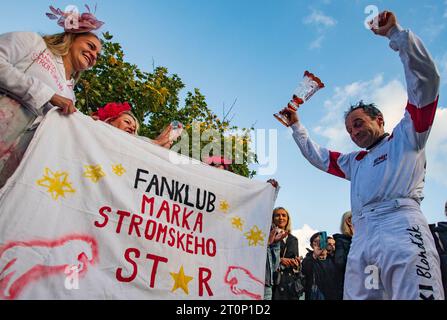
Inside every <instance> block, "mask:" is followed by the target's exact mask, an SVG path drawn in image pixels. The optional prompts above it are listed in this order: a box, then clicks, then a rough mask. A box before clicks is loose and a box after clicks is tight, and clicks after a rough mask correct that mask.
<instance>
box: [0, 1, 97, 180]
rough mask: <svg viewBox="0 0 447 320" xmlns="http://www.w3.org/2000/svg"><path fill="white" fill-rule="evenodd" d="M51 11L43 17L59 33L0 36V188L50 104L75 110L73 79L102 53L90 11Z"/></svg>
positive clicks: (17, 33)
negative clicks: (45, 17) (59, 27)
mask: <svg viewBox="0 0 447 320" xmlns="http://www.w3.org/2000/svg"><path fill="white" fill-rule="evenodd" d="M50 9H51V12H52V13H48V14H47V16H48V17H49V18H50V19H53V20H55V19H58V25H59V26H61V27H63V28H64V32H63V33H59V34H55V35H49V36H44V37H42V36H40V35H39V34H37V33H34V32H11V33H6V34H1V35H0V93H3V95H0V113H1V114H2V117H1V119H0V146H1V147H0V187H2V186H3V185H4V183H5V182H6V180H7V179H8V178H9V176H11V175H12V173H13V172H14V171H15V169H16V168H17V166H18V165H19V163H20V161H21V159H22V157H23V155H24V153H25V151H26V149H27V147H28V145H29V143H30V141H31V139H32V137H33V136H34V132H35V129H36V128H37V126H38V124H39V123H40V121H38V120H41V117H42V116H44V115H45V114H46V112H47V111H48V110H49V109H50V108H51V107H53V106H55V107H58V108H60V109H61V112H62V113H63V114H65V115H69V114H72V113H74V112H75V111H76V108H75V100H76V99H75V94H74V91H73V89H74V86H75V83H76V81H77V80H78V79H79V77H80V75H81V73H82V72H83V71H85V70H87V69H89V68H91V67H93V66H94V65H95V64H96V59H97V57H98V54H99V53H100V51H101V42H100V40H99V38H98V37H97V36H96V35H95V34H93V33H92V32H91V31H93V30H97V29H98V28H99V27H101V26H102V25H103V22H101V21H98V20H97V19H96V18H95V17H94V16H93V14H91V13H90V12H89V13H84V14H82V15H79V14H78V13H76V12H75V11H71V12H63V11H61V10H60V9H55V8H53V7H50ZM89 11H90V10H89ZM68 22H70V23H68ZM11 98H13V99H14V100H16V101H17V102H18V103H17V102H14V100H11Z"/></svg>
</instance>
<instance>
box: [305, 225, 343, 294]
mask: <svg viewBox="0 0 447 320" xmlns="http://www.w3.org/2000/svg"><path fill="white" fill-rule="evenodd" d="M310 246H311V248H312V249H313V250H309V252H308V253H307V255H306V257H305V258H304V260H303V266H302V273H303V275H304V277H305V289H304V291H305V299H306V300H342V298H343V295H342V292H343V291H342V278H341V273H340V272H339V270H338V268H337V267H336V265H335V262H334V259H333V257H331V256H329V255H328V252H327V249H326V247H327V236H326V232H317V233H315V234H314V235H312V237H311V238H310Z"/></svg>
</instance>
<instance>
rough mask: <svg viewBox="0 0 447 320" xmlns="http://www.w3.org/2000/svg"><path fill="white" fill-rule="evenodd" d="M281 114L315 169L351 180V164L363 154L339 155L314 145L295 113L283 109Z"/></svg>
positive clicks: (302, 151)
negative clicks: (287, 121)
mask: <svg viewBox="0 0 447 320" xmlns="http://www.w3.org/2000/svg"><path fill="white" fill-rule="evenodd" d="M280 113H281V114H283V115H285V116H286V117H287V119H288V120H289V123H288V125H289V127H291V128H292V130H293V138H294V139H295V142H296V144H297V145H298V147H299V148H300V150H301V153H302V154H303V156H304V157H305V158H306V159H307V160H308V161H309V162H310V163H311V164H312V165H313V166H315V167H316V168H318V169H320V170H322V171H324V172H327V173H330V174H332V175H334V176H337V177H340V178H344V179H347V180H350V179H351V169H350V168H351V162H352V161H355V159H356V157H357V160H360V158H359V157H361V156H362V154H363V152H360V153H350V154H341V153H339V152H335V151H331V150H329V149H326V148H324V147H321V146H319V145H318V144H316V143H315V142H314V141H313V140H312V139H311V138H310V137H309V134H308V132H307V130H306V128H305V127H304V126H303V125H302V124H301V122H300V121H299V118H298V114H297V112H296V111H293V110H291V109H290V108H284V109H283V110H282V111H281V112H280Z"/></svg>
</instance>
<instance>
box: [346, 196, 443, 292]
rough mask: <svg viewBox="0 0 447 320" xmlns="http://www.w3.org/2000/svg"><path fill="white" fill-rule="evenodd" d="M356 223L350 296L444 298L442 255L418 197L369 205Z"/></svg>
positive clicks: (350, 260) (348, 284) (348, 281)
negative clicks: (440, 259) (416, 199)
mask: <svg viewBox="0 0 447 320" xmlns="http://www.w3.org/2000/svg"><path fill="white" fill-rule="evenodd" d="M353 224H354V237H353V239H352V244H351V249H350V251H349V256H348V263H347V266H346V273H345V286H344V297H343V298H344V299H345V300H367V299H380V300H382V299H393V300H419V299H430V300H431V299H435V300H442V299H444V290H443V287H442V278H441V269H440V262H439V255H438V252H437V251H436V247H435V244H434V241H433V237H432V235H431V233H430V229H429V227H428V224H427V221H426V219H425V217H424V216H423V214H422V212H421V210H420V207H419V204H418V203H417V202H416V201H415V200H413V199H396V200H392V201H386V202H378V203H374V204H371V205H367V206H365V207H364V208H363V209H362V210H361V211H360V212H354V213H353Z"/></svg>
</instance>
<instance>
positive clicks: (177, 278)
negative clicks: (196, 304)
mask: <svg viewBox="0 0 447 320" xmlns="http://www.w3.org/2000/svg"><path fill="white" fill-rule="evenodd" d="M170 274H171V277H172V278H173V279H174V287H172V290H171V292H174V291H175V290H177V289H178V288H181V289H182V290H183V291H185V293H186V294H188V295H189V290H188V282H189V281H191V280H192V279H193V277H190V276H187V275H185V271H184V270H183V266H181V267H180V271H179V272H178V273H175V272H170Z"/></svg>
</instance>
